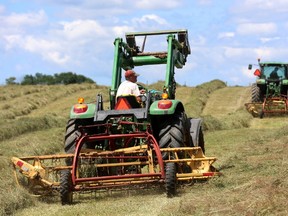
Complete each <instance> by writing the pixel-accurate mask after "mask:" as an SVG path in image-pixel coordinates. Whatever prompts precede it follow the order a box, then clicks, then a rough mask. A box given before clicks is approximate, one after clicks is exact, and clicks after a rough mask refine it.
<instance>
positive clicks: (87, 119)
mask: <svg viewBox="0 0 288 216" xmlns="http://www.w3.org/2000/svg"><path fill="white" fill-rule="evenodd" d="M157 35H158V36H159V35H166V39H167V50H164V51H156V52H155V51H145V44H146V41H148V39H147V38H148V37H153V36H157ZM136 37H142V38H143V37H144V39H143V44H142V49H141V50H140V48H139V46H138V45H137V44H136ZM114 45H115V51H114V64H113V73H112V84H111V89H110V90H109V96H110V99H109V101H110V108H109V109H107V110H105V109H104V105H103V103H104V102H103V101H104V99H103V97H102V95H101V94H98V95H97V96H96V103H87V104H86V103H85V102H84V100H83V99H80V100H79V101H78V102H79V103H78V104H75V105H73V106H72V109H71V113H70V119H69V121H68V124H67V127H66V136H65V146H64V149H65V152H66V153H68V154H70V155H71V154H74V156H73V157H69V158H66V165H67V166H68V167H69V168H70V169H72V170H70V169H67V170H64V171H63V172H61V173H62V174H61V176H60V180H61V181H60V193H61V200H62V203H63V204H69V203H71V194H72V192H73V191H77V190H93V189H103V188H113V187H122V186H131V185H139V184H148V183H165V189H166V193H167V196H168V197H172V196H174V195H175V194H176V186H177V182H179V181H186V182H187V181H188V182H191V181H192V180H193V179H207V178H209V177H212V176H214V175H217V174H218V173H219V172H218V171H217V170H216V169H215V168H214V167H213V166H212V163H214V161H215V160H216V158H214V157H206V156H205V155H204V152H205V147H204V136H203V131H202V120H201V119H200V118H189V117H187V115H186V113H185V109H184V106H183V103H182V102H181V101H179V100H177V99H176V98H175V93H176V82H175V79H174V75H175V68H178V69H180V68H182V67H183V66H184V65H185V63H186V61H187V56H188V55H189V54H190V46H189V42H188V32H187V30H175V31H156V32H137V33H127V34H126V41H124V40H123V39H122V38H116V39H115V41H114ZM156 64H164V65H166V72H165V74H166V76H165V84H164V86H163V88H162V89H159V90H155V89H146V93H145V94H143V95H141V102H140V103H139V102H138V101H137V100H136V97H135V96H131V95H125V96H121V97H118V98H116V93H117V89H118V87H119V85H120V83H121V77H122V74H123V71H125V70H127V69H133V68H135V67H138V66H146V65H156ZM139 88H143V86H139ZM87 166H88V168H87V169H84V170H90V171H91V170H92V172H86V171H83V169H82V168H83V167H87ZM144 168H145V169H146V171H144V170H143V169H144Z"/></svg>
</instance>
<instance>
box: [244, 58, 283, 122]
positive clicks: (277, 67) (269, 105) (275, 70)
mask: <svg viewBox="0 0 288 216" xmlns="http://www.w3.org/2000/svg"><path fill="white" fill-rule="evenodd" d="M248 69H249V70H251V69H252V64H249V66H248ZM254 75H255V76H257V80H256V83H253V84H252V89H251V93H252V94H251V103H247V104H246V108H247V110H248V111H249V112H251V113H252V115H253V116H259V117H260V118H263V116H264V114H265V113H266V114H272V113H287V112H288V110H287V108H288V63H281V62H260V59H258V68H257V69H256V70H255V71H254Z"/></svg>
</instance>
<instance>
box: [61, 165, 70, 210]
mask: <svg viewBox="0 0 288 216" xmlns="http://www.w3.org/2000/svg"><path fill="white" fill-rule="evenodd" d="M72 186H73V185H72V176H71V171H70V170H62V171H61V173H60V196H61V203H62V205H67V204H68V205H69V204H72V201H73V192H72Z"/></svg>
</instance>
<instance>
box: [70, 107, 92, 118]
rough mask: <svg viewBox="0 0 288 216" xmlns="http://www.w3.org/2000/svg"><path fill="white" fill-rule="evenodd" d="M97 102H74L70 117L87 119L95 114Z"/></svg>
mask: <svg viewBox="0 0 288 216" xmlns="http://www.w3.org/2000/svg"><path fill="white" fill-rule="evenodd" d="M95 110H96V105H95V104H92V103H91V104H74V105H73V106H72V107H71V110H70V119H87V118H93V117H94V115H95Z"/></svg>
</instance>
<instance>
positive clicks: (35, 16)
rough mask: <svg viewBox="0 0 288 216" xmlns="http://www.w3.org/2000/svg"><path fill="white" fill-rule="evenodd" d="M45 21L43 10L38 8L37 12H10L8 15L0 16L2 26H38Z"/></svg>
mask: <svg viewBox="0 0 288 216" xmlns="http://www.w3.org/2000/svg"><path fill="white" fill-rule="evenodd" d="M46 21H47V17H46V14H45V12H44V10H40V11H38V12H37V13H19V14H17V13H12V14H11V15H9V16H3V17H0V22H1V25H2V27H3V25H4V26H7V27H10V26H14V27H16V26H18V27H19V26H38V25H42V24H43V23H45V22H46Z"/></svg>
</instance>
